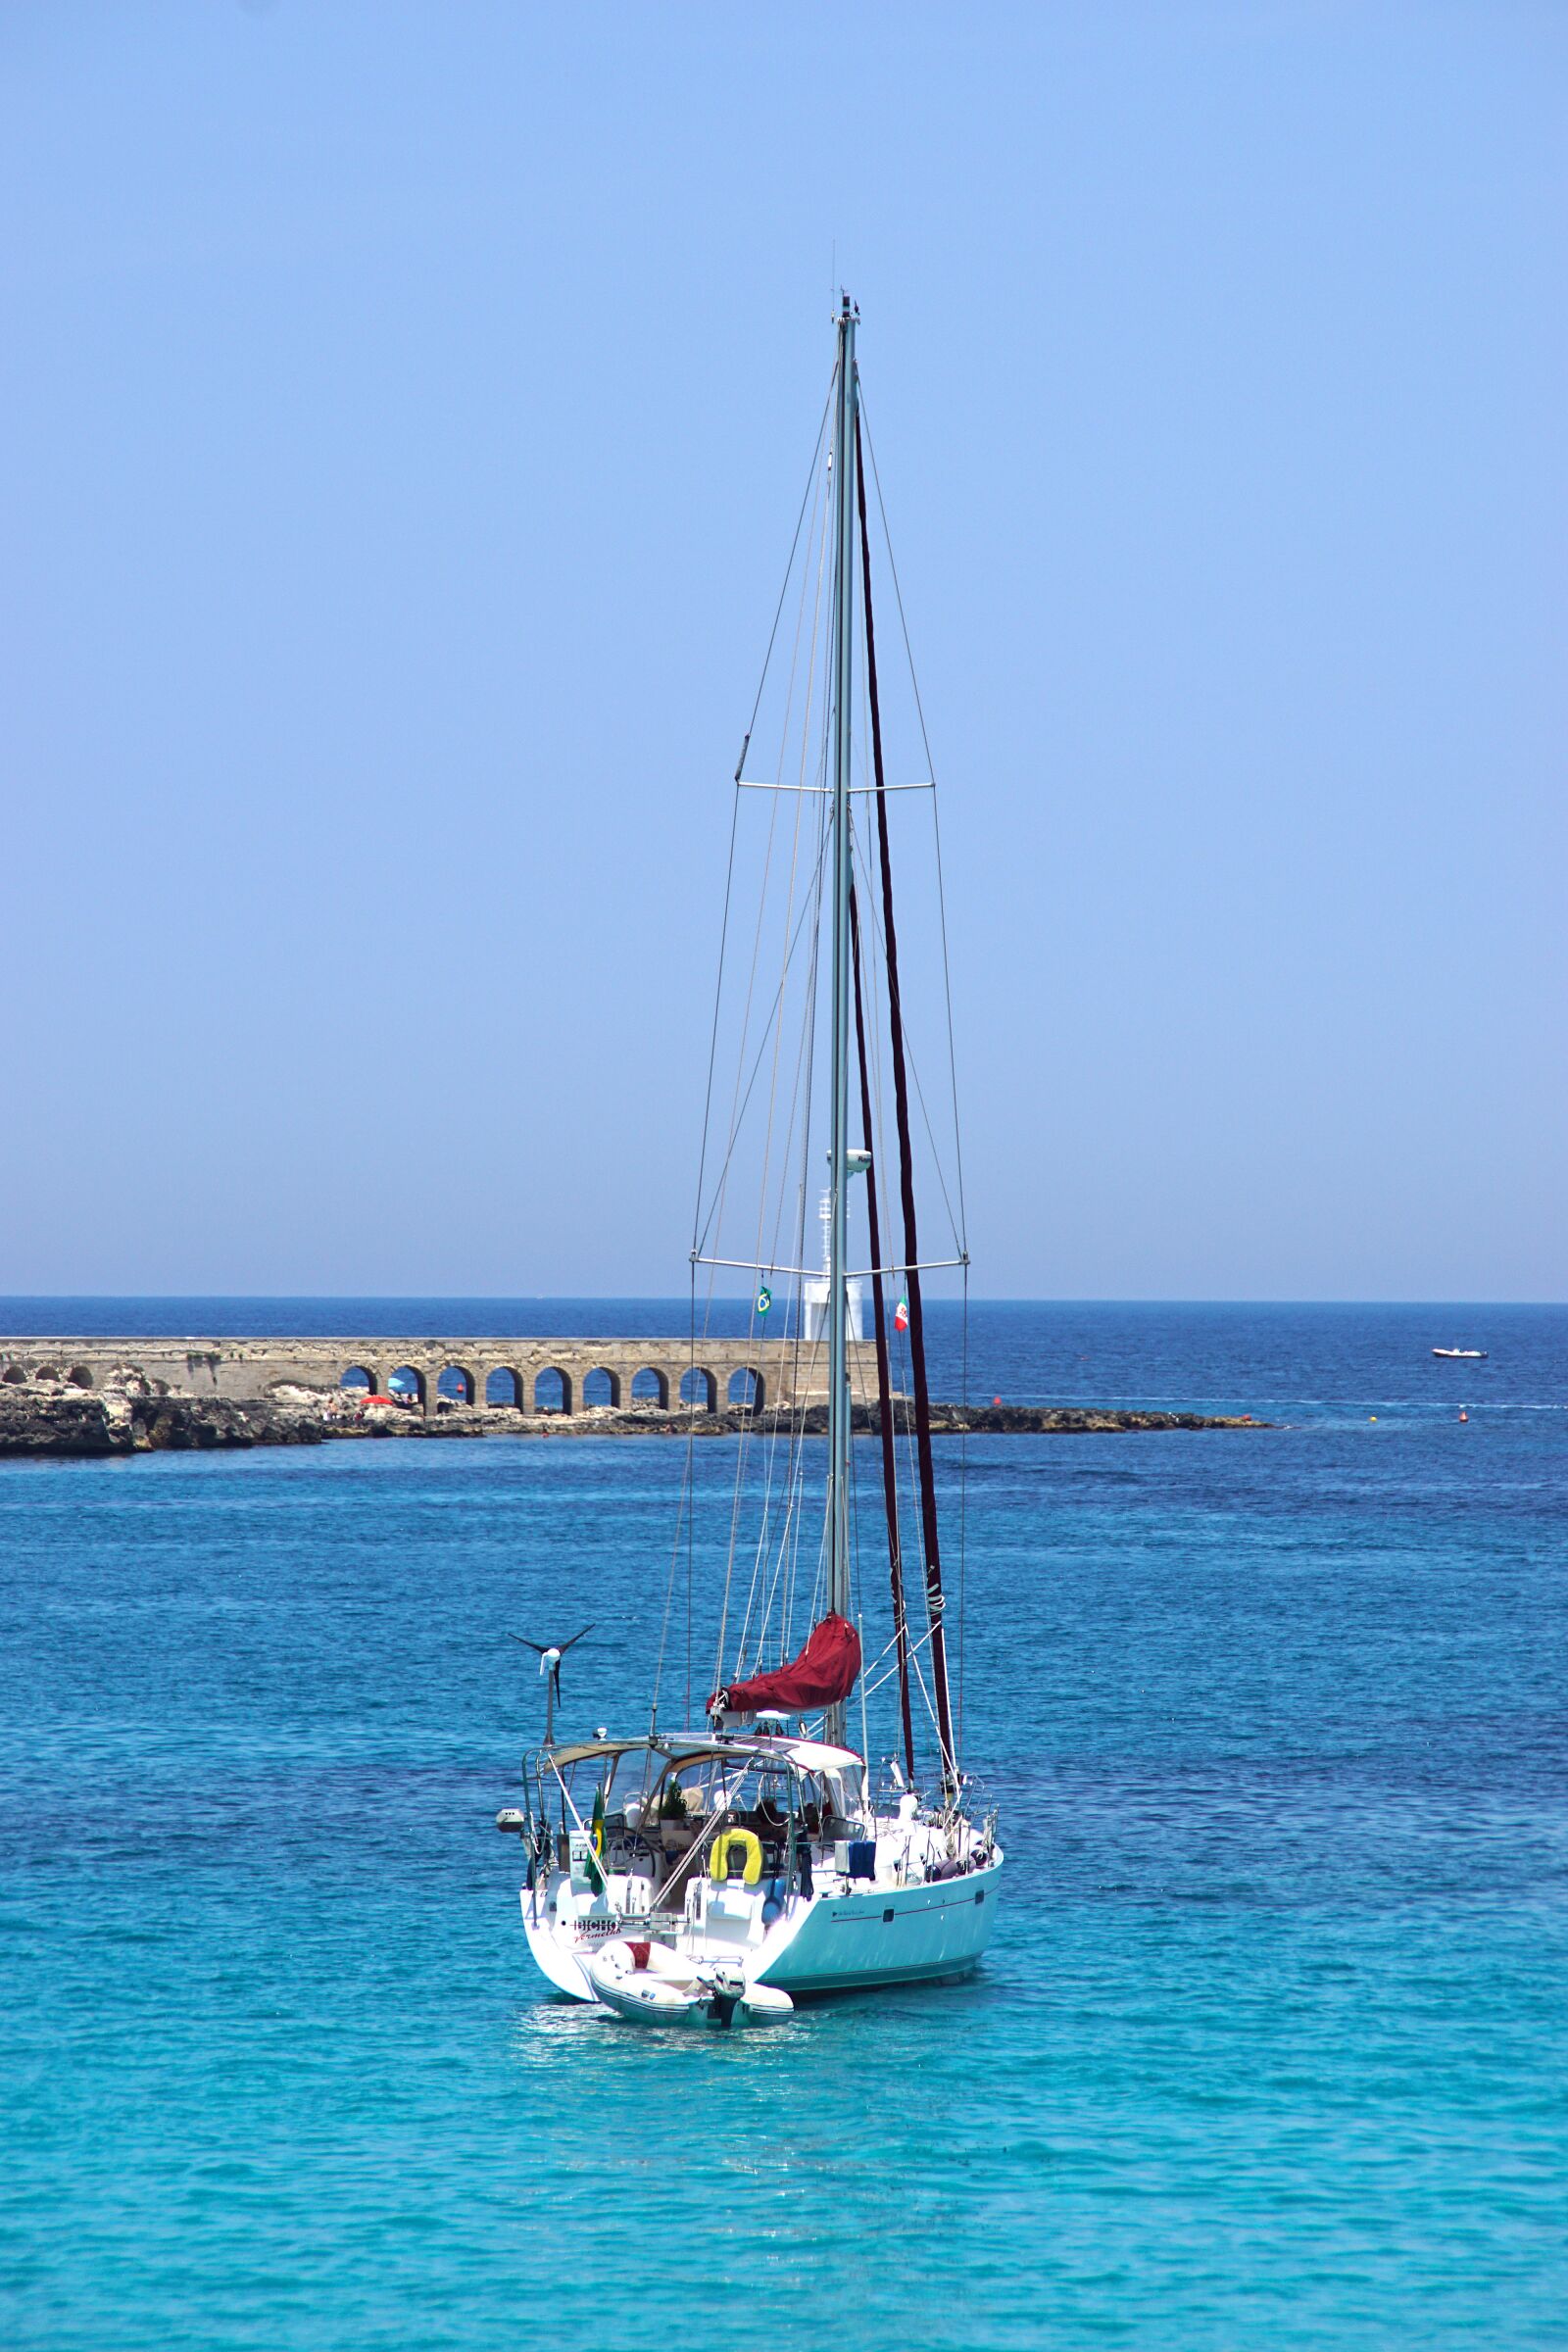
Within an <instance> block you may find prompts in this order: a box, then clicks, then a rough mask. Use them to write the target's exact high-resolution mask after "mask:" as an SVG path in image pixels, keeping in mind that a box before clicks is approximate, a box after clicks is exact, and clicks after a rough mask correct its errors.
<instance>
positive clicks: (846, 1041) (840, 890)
mask: <svg viewBox="0 0 1568 2352" xmlns="http://www.w3.org/2000/svg"><path fill="white" fill-rule="evenodd" d="M855 323H856V315H855V312H854V309H853V308H852V306H851V303H850V298H849V296H848V295H847V294H845V295H842V296H841V297H840V307H839V315H838V337H839V356H838V401H837V411H836V416H835V419H834V430H833V496H834V525H835V532H834V540H835V546H834V564H833V1009H832V1025H833V1070H832V1109H831V1117H830V1131H829V1175H828V1186H829V1199H830V1201H831V1206H832V1217H831V1220H830V1222H829V1225H828V1286H827V1335H828V1362H827V1384H828V1385H827V1480H828V1486H827V1544H828V1580H827V1585H828V1607H829V1608H830V1609H831V1610H833V1611H834V1612H835V1613H836V1614H838V1615H839V1616H844V1617H847V1616H848V1615H849V1614H850V1427H851V1408H850V1381H849V1348H848V1329H847V1324H848V1299H847V1291H846V1276H847V1274H848V1270H849V1153H850V1005H851V983H852V978H853V967H852V965H851V961H850V957H851V940H850V883H851V879H852V863H851V854H850V714H851V710H852V707H853V696H854V688H855V630H854V619H855V520H856V512H857V509H856V495H855V480H856V456H857V450H856V443H857V438H858V436H857V433H856V429H855V427H856V407H857V399H858V384H857V382H856V375H855ZM844 1723H845V1710H844V1705H843V1702H842V1701H840V1703H839V1704H838V1705H837V1706H833V1707H829V1709H828V1710H827V1717H826V1722H825V1725H824V1730H825V1733H826V1737H827V1738H828V1740H830V1741H832V1742H834V1743H835V1744H836V1745H842V1744H843V1741H844Z"/></svg>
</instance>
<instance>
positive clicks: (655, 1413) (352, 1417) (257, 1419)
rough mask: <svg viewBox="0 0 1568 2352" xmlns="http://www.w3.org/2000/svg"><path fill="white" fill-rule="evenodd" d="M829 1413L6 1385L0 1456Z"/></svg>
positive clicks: (137, 1382) (691, 1425)
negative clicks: (427, 1409) (426, 1407)
mask: <svg viewBox="0 0 1568 2352" xmlns="http://www.w3.org/2000/svg"><path fill="white" fill-rule="evenodd" d="M893 1410H894V1423H895V1427H896V1428H897V1429H898V1430H899V1431H900V1432H901V1433H903V1432H906V1431H907V1430H908V1429H909V1428H910V1427H911V1425H912V1420H911V1410H910V1407H909V1405H908V1403H907V1400H906V1399H904V1398H900V1399H899V1400H898V1401H897V1402H896V1403H895V1405H894V1408H893ZM826 1425H827V1412H826V1408H825V1406H821V1405H814V1406H811V1407H809V1409H808V1410H807V1411H806V1412H805V1413H804V1414H803V1415H795V1414H789V1413H771V1412H764V1413H747V1412H722V1413H707V1412H695V1411H687V1410H682V1411H680V1412H671V1411H669V1410H668V1409H667V1408H664V1407H662V1406H659V1405H652V1404H650V1405H642V1406H634V1407H632V1408H631V1409H630V1410H629V1411H628V1410H616V1409H614V1408H613V1407H608V1406H607V1407H601V1408H599V1409H596V1410H593V1411H589V1412H582V1413H569V1414H568V1413H523V1412H517V1411H514V1410H512V1409H511V1408H509V1407H505V1406H496V1405H487V1406H485V1407H484V1408H483V1409H476V1408H474V1407H472V1406H461V1405H458V1406H454V1407H453V1408H452V1409H451V1410H450V1411H443V1412H441V1413H439V1414H437V1415H435V1416H434V1417H433V1418H431V1419H428V1420H427V1419H426V1418H425V1417H424V1415H423V1414H422V1413H417V1412H410V1411H407V1410H405V1409H404V1408H402V1407H401V1406H397V1405H392V1406H371V1405H366V1404H363V1403H361V1402H359V1401H358V1400H356V1399H355V1398H353V1397H352V1396H341V1397H324V1398H323V1397H318V1396H312V1395H309V1394H307V1393H304V1392H293V1393H289V1394H286V1395H283V1396H278V1397H268V1398H265V1399H262V1400H258V1401H250V1402H245V1403H234V1402H231V1401H230V1400H228V1399H227V1398H224V1397H188V1396H182V1395H180V1394H179V1393H177V1392H175V1391H171V1390H166V1389H163V1388H161V1387H160V1386H157V1385H155V1384H153V1383H149V1382H147V1381H145V1380H143V1379H141V1378H140V1377H139V1376H131V1377H129V1378H127V1380H126V1382H125V1383H124V1384H123V1385H115V1386H109V1385H106V1386H105V1387H104V1388H103V1389H101V1390H90V1391H89V1390H82V1389H80V1388H73V1387H72V1386H71V1385H70V1383H68V1382H62V1383H55V1382H41V1381H39V1382H29V1383H28V1384H26V1385H25V1386H0V1459H4V1458H7V1457H11V1458H16V1457H27V1458H33V1459H39V1460H49V1459H55V1460H77V1461H81V1460H95V1459H107V1458H112V1457H114V1456H119V1455H133V1454H146V1453H188V1452H214V1451H222V1450H230V1449H236V1448H244V1447H249V1446H319V1445H321V1444H323V1443H325V1442H327V1441H331V1440H347V1439H357V1440H360V1441H362V1442H363V1441H373V1440H375V1439H380V1438H393V1439H397V1438H404V1439H408V1438H424V1439H437V1438H479V1437H485V1438H488V1437H503V1436H510V1437H534V1438H604V1437H612V1438H657V1437H686V1436H696V1437H700V1438H723V1437H733V1436H735V1435H737V1434H738V1433H739V1432H740V1431H742V1430H748V1429H749V1430H753V1431H769V1432H770V1431H773V1430H789V1429H791V1428H797V1429H804V1431H805V1434H806V1435H808V1436H811V1437H815V1436H820V1435H822V1434H823V1432H824V1431H825V1429H826ZM1267 1426H1268V1424H1267V1423H1265V1422H1262V1421H1256V1420H1253V1419H1252V1418H1251V1416H1250V1415H1246V1414H1244V1415H1242V1416H1240V1417H1237V1416H1234V1415H1218V1414H1210V1413H1155V1412H1121V1411H1117V1410H1115V1409H1113V1408H1110V1407H1107V1406H1101V1405H1091V1406H1085V1407H1079V1406H1064V1405H1017V1404H1012V1405H1005V1404H1004V1405H999V1404H990V1405H957V1404H938V1405H933V1406H932V1410H931V1427H932V1433H933V1435H935V1436H938V1437H956V1436H963V1435H968V1434H975V1435H982V1436H990V1435H993V1434H1002V1435H1021V1434H1027V1435H1034V1434H1038V1433H1042V1432H1044V1433H1048V1434H1054V1435H1068V1436H1082V1435H1085V1434H1101V1433H1108V1432H1119V1431H1126V1430H1172V1429H1180V1430H1199V1429H1263V1428H1266V1427H1267ZM855 1427H856V1429H857V1431H858V1432H859V1433H861V1434H863V1435H873V1434H875V1432H876V1431H877V1430H879V1429H880V1427H881V1414H880V1412H879V1410H878V1408H877V1407H876V1406H874V1405H871V1406H866V1405H857V1406H856V1408H855Z"/></svg>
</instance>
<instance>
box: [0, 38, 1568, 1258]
mask: <svg viewBox="0 0 1568 2352" xmlns="http://www.w3.org/2000/svg"><path fill="white" fill-rule="evenodd" d="M0 79H3V105H4V118H3V137H0V187H3V203H4V235H3V237H0V271H3V275H4V306H5V316H6V332H5V337H4V351H3V355H0V370H3V373H0V404H3V408H0V417H3V425H0V500H3V507H0V541H3V547H0V567H3V584H4V599H5V608H4V616H3V630H0V635H3V661H4V671H5V674H4V679H3V687H0V711H3V715H0V744H3V751H4V763H5V766H4V816H3V831H0V952H3V957H4V978H3V997H0V1005H3V1012H0V1291H11V1292H17V1291H82V1292H91V1291H123V1292H139V1291H175V1292H189V1291H283V1292H333V1293H364V1292H383V1291H384V1292H396V1293H445V1292H464V1293H506V1294H519V1293H550V1292H577V1293H584V1292H606V1293H614V1292H619V1291H633V1292H642V1293H663V1292H671V1291H675V1290H678V1289H680V1288H681V1287H682V1285H683V1282H684V1273H685V1265H684V1250H685V1248H686V1244H687V1239H688V1236H689V1230H690V1214H691V1199H692V1188H693V1178H694V1169H695V1154H696V1148H697V1140H698V1124H699V1115H700V1105H701V1082H702V1057H703V1050H704V1045H705V1023H706V1017H707V1003H708V995H709V990H710V987H711V973H712V960H713V950H714V947H715V944H716V927H717V913H718V891H719V888H720V884H721V878H722V858H723V843H724V832H725V827H726V825H727V819H728V799H727V793H728V782H729V776H730V772H731V769H732V767H733V764H734V760H735V754H736V750H737V747H738V742H739V737H740V733H741V730H742V728H743V726H744V724H745V720H746V714H747V711H748V709H749V704H750V696H751V692H752V689H753V685H754V683H755V677H756V672H757V666H758V662H759V659H760V650H761V646H762V642H763V640H764V638H765V634H766V627H767V622H768V619H769V617H770V613H771V600H772V598H773V596H774V595H775V593H776V590H777V584H778V579H779V575H780V571H781V568H782V563H783V557H784V554H785V551H786V549H787V545H788V538H789V532H790V529H791V527H792V526H793V521H794V511H795V502H796V499H797V497H798V495H799V490H800V485H801V481H802V478H803V475H804V468H805V464H806V459H807V456H808V454H809V442H810V436H811V433H812V431H813V430H814V426H815V421H816V417H817V414H818V411H819V408H820V404H821V400H822V397H823V392H824V389H825V382H826V373H827V368H828V366H829V362H830V336H829V329H828V310H829V298H830V291H831V282H832V271H833V268H834V255H835V248H836V254H837V269H838V272H839V274H840V276H841V277H842V278H843V279H844V280H845V282H846V283H847V284H848V285H849V286H850V287H851V289H852V290H853V291H854V293H855V294H856V295H857V297H858V300H859V302H860V305H861V309H862V312H863V316H864V326H863V331H862V341H861V358H862V364H863V368H864V372H865V380H866V385H867V391H868V396H869V399H870V401H871V404H872V407H871V413H872V417H873V419H874V423H875V428H876V433H877V441H878V448H879V454H880V460H881V466H882V474H883V480H884V485H885V487H886V489H887V491H888V494H889V500H890V511H891V515H892V519H893V524H894V531H895V541H896V546H897V549H898V553H899V558H900V563H901V567H902V570H903V575H904V579H905V585H906V590H907V602H908V606H909V617H910V623H911V628H912V631H913V635H914V641H915V650H916V655H917V659H918V661H919V665H920V673H921V681H922V686H923V690H924V695H925V703H926V711H927V716H928V719H929V722H930V726H931V731H932V736H933V740H934V744H935V750H936V758H937V764H938V771H939V774H940V775H941V777H942V779H943V784H944V790H945V794H946V801H945V810H946V813H945V840H946V844H947V848H948V853H949V859H950V882H951V887H952V909H951V910H952V915H953V928H954V938H955V953H956V986H957V1007H956V1008H957V1018H958V1030H959V1048H960V1056H961V1078H962V1095H963V1104H964V1110H965V1127H966V1141H967V1150H968V1156H969V1171H970V1210H971V1242H972V1246H973V1249H974V1251H975V1257H976V1285H977V1288H978V1289H979V1290H980V1291H981V1292H982V1293H984V1294H989V1295H993V1296H1003V1295H1009V1294H1010V1295H1015V1296H1072V1295H1077V1296H1090V1297H1114V1296H1131V1297H1147V1298H1159V1297H1188V1298H1191V1297H1214V1298H1270V1297H1289V1298H1299V1299H1310V1298H1356V1297H1366V1298H1379V1299H1398V1298H1447V1299H1464V1298H1471V1299H1510V1298H1520V1299H1545V1298H1557V1299H1560V1298H1562V1297H1564V1296H1565V1295H1568V1247H1565V1241H1564V1230H1565V1220H1564V1202H1565V1201H1568V1151H1565V1114H1564V1074H1565V1059H1568V1056H1565V1044H1568V1041H1565V1038H1564V1027H1565V1022H1564V1010H1565V1004H1568V990H1565V985H1564V983H1565V973H1564V953H1563V945H1562V942H1563V937H1564V931H1565V924H1564V916H1563V906H1564V896H1565V891H1564V884H1565V874H1568V863H1565V855H1564V853H1565V847H1568V844H1565V839H1564V834H1565V825H1564V817H1563V809H1564V773H1563V770H1564V746H1565V731H1564V718H1565V709H1564V702H1565V697H1564V675H1565V670H1564V660H1563V643H1564V623H1565V618H1568V614H1565V602H1568V600H1565V595H1564V588H1565V555H1564V551H1565V548H1568V462H1565V436H1564V417H1565V416H1568V368H1565V356H1568V323H1565V319H1568V312H1565V305H1564V300H1563V292H1564V286H1565V284H1568V207H1565V203H1564V197H1565V192H1568V191H1565V180H1568V141H1565V137H1564V120H1565V112H1564V102H1565V99H1568V12H1565V11H1564V10H1563V8H1562V7H1560V6H1540V7H1533V6H1528V5H1513V4H1510V0H1488V4H1486V5H1476V6H1470V7H1455V6H1446V5H1443V4H1442V0H1426V4H1424V5H1421V6H1415V7H1409V8H1400V7H1394V6H1378V5H1360V6H1350V5H1346V6H1329V5H1316V6H1314V5H1309V4H1307V0H1300V4H1299V5H1284V4H1281V5H1270V4H1268V0H1250V4H1247V5H1235V6H1226V5H1199V4H1198V0H1161V4H1160V5H1157V6H1149V7H1140V6H1135V5H1117V4H1116V0H1083V4H1060V5H1037V6H1030V7H1017V8H1012V7H1004V6H995V5H993V6H986V5H981V6H966V7H963V8H961V9H960V8H955V7H951V6H942V7H933V6H923V5H905V6H901V7H899V8H897V9H894V8H891V7H889V8H883V7H868V6H836V7H832V8H828V7H795V6H791V7H778V8H768V9H764V8H746V7H737V6H734V5H731V4H728V0H726V4H725V5H722V6H709V5H701V4H699V5H682V6H679V7H677V6H673V5H669V6H659V5H653V4H651V0H639V4H637V5H633V6H617V5H609V6H596V7H594V8H591V9H551V8H545V7H543V6H523V5H515V4H509V5H495V4H491V0H464V5H462V6H461V7H458V6H438V5H435V0H430V4H429V5H423V6H417V7H401V6H396V5H389V4H387V0H373V4H372V0H361V4H359V5H349V4H347V0H309V5H307V4H306V0H275V4H274V5H270V6H266V5H261V4H260V0H253V4H252V5H250V6H244V5H239V4H238V0H235V4H234V5H225V4H223V0H189V4H188V5H181V6H176V5H163V6H160V5H156V4H150V5H137V6H135V7H125V6H123V5H119V4H118V0H117V4H114V5H103V6H97V7H94V6H89V5H45V4H44V0H32V4H31V5H28V4H26V0H12V4H11V5H9V6H7V7H6V8H5V9H4V10H3V11H0Z"/></svg>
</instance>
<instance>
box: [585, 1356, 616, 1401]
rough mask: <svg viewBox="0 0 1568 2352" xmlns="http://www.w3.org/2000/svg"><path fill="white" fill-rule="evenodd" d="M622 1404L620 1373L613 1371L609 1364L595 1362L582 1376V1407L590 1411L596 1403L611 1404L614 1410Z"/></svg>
mask: <svg viewBox="0 0 1568 2352" xmlns="http://www.w3.org/2000/svg"><path fill="white" fill-rule="evenodd" d="M619 1404H620V1374H619V1373H618V1372H612V1370H611V1369H610V1366H609V1365H608V1364H595V1365H594V1367H593V1370H592V1371H591V1372H585V1373H584V1374H583V1376H582V1409H583V1411H584V1412H585V1413H586V1412H590V1411H591V1410H592V1409H593V1408H594V1407H595V1406H596V1405H609V1406H610V1407H611V1408H612V1410H616V1409H618V1407H619Z"/></svg>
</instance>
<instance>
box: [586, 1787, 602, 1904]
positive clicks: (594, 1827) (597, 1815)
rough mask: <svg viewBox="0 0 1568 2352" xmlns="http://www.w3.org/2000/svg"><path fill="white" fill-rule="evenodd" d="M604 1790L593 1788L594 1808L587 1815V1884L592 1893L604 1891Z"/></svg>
mask: <svg viewBox="0 0 1568 2352" xmlns="http://www.w3.org/2000/svg"><path fill="white" fill-rule="evenodd" d="M604 1859H605V1792H604V1789H602V1788H601V1789H595V1790H594V1809H593V1812H592V1813H591V1814H590V1815H589V1817H588V1885H589V1888H590V1890H591V1891H592V1892H593V1893H594V1894H603V1893H604V1891H605V1873H604V1868H603V1864H604Z"/></svg>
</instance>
